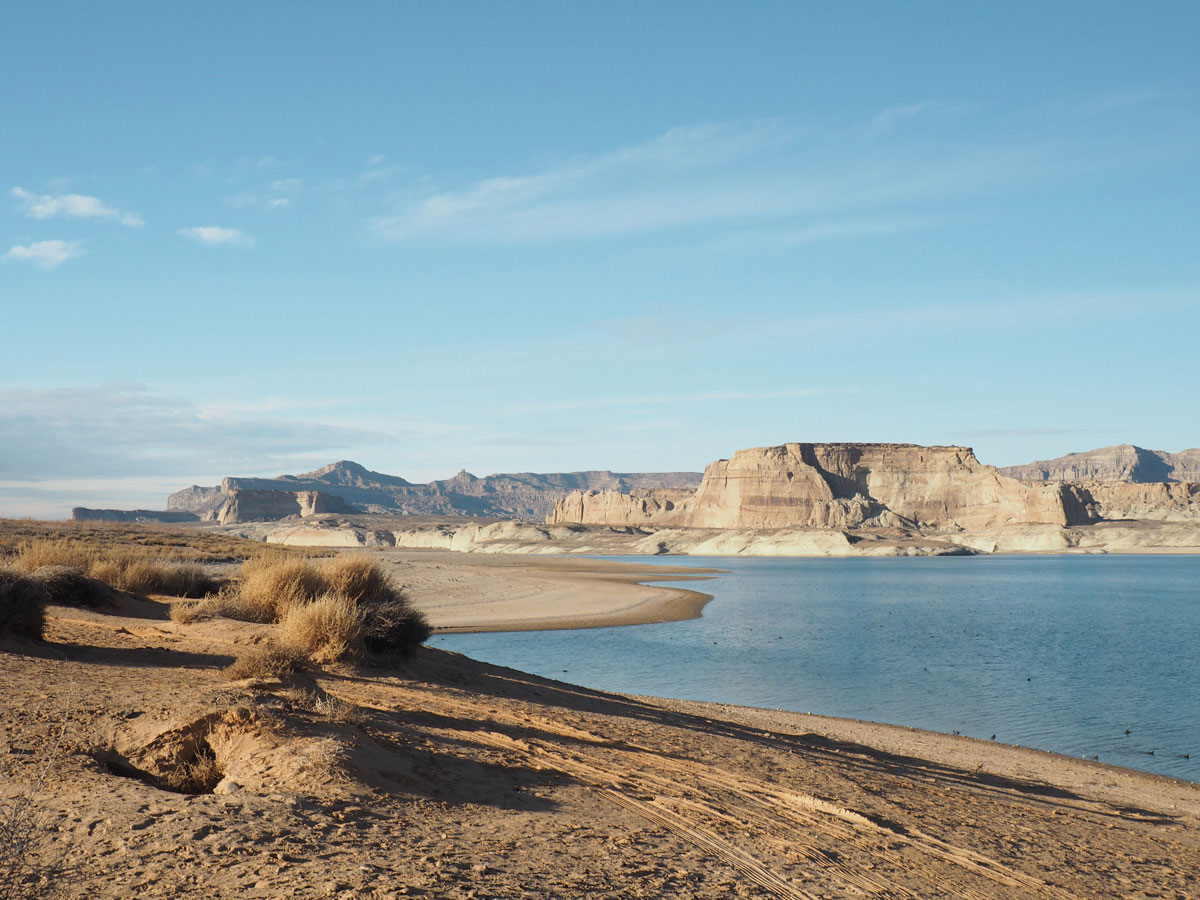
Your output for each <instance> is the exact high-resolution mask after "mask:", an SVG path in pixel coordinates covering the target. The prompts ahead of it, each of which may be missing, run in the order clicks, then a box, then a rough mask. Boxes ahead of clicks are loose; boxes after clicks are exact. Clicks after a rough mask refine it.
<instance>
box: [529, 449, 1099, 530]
mask: <svg viewBox="0 0 1200 900" xmlns="http://www.w3.org/2000/svg"><path fill="white" fill-rule="evenodd" d="M668 502H669V503H670V506H668V505H667V504H668ZM1091 515H1092V513H1091V511H1090V510H1089V508H1088V506H1087V502H1086V499H1084V498H1081V497H1080V496H1078V495H1077V494H1076V493H1075V492H1074V491H1073V490H1072V489H1071V488H1070V487H1068V486H1062V485H1028V484H1023V483H1021V482H1019V481H1016V480H1014V479H1011V478H1006V477H1005V476H1003V475H1001V474H1000V473H999V472H997V471H996V469H995V468H994V467H993V466H985V465H983V464H981V463H980V462H979V461H978V460H977V459H976V458H975V454H974V453H973V452H972V451H971V450H970V448H967V447H921V446H917V445H913V444H850V443H837V444H803V443H794V444H783V445H780V446H777V447H755V448H752V449H749V450H739V451H738V452H737V453H735V454H734V455H733V456H732V457H731V458H730V459H722V460H717V461H716V462H714V463H711V464H710V465H709V466H708V468H707V469H705V472H704V478H703V480H702V482H701V484H700V487H699V488H698V489H697V491H696V492H695V494H694V495H693V496H691V497H690V498H686V499H685V498H679V497H678V496H673V497H670V498H660V497H657V496H655V495H654V494H653V493H651V494H647V495H642V496H639V495H638V494H636V493H635V494H630V495H620V494H618V495H613V494H612V493H611V492H604V493H584V492H578V493H573V494H571V495H569V496H568V497H566V498H564V499H563V500H562V501H560V502H559V503H558V504H557V505H556V507H555V510H554V512H553V513H552V514H551V515H550V516H549V517H548V519H547V521H548V522H550V523H552V524H607V525H642V524H656V525H679V526H686V527H692V528H758V529H768V528H796V527H799V528H825V529H846V528H864V527H866V528H871V527H890V528H894V527H907V528H932V529H968V530H970V529H982V528H993V527H997V526H1005V525H1014V524H1026V523H1045V524H1049V525H1057V526H1064V525H1071V524H1083V523H1086V522H1088V521H1091Z"/></svg>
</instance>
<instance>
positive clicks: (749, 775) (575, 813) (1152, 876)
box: [0, 551, 1200, 900]
mask: <svg viewBox="0 0 1200 900" xmlns="http://www.w3.org/2000/svg"><path fill="white" fill-rule="evenodd" d="M384 559H385V560H386V563H387V565H389V566H392V567H394V571H395V573H396V575H397V577H398V578H399V580H401V581H402V582H404V583H405V584H407V585H408V587H409V592H410V595H411V597H412V598H413V600H414V602H415V603H416V604H417V605H418V606H420V607H422V608H423V609H425V610H427V612H428V613H429V615H430V618H431V620H432V621H433V622H434V623H435V624H436V625H437V626H438V627H439V628H445V629H458V630H467V629H477V630H479V629H484V628H494V629H499V628H518V627H519V628H527V627H534V626H535V625H536V626H537V627H565V626H567V625H572V624H581V623H583V624H602V623H603V624H608V623H615V622H617V621H622V622H633V621H639V620H640V621H659V620H662V619H667V618H678V617H683V616H686V615H695V613H696V610H697V607H698V605H699V604H702V601H703V598H702V597H689V596H686V595H685V596H678V595H675V596H673V595H672V592H671V591H670V590H668V589H664V588H656V587H653V586H644V585H640V584H638V582H639V581H642V580H647V578H648V577H657V576H661V575H663V574H666V575H668V576H669V577H676V576H677V575H678V574H679V573H673V572H653V573H647V572H640V571H636V570H633V569H631V567H627V566H621V565H617V564H602V563H599V562H598V561H594V560H578V559H572V560H558V559H549V558H545V559H532V560H531V559H530V558H528V557H521V558H517V559H505V558H500V557H488V558H480V557H469V558H464V557H461V556H455V555H451V554H435V553H421V552H415V553H413V552H408V551H405V552H403V553H395V554H391V551H388V554H385V556H384ZM688 572H689V573H693V574H694V573H695V570H692V569H689V570H688ZM698 586H701V587H702V583H700V584H698ZM581 611H582V612H581ZM50 613H51V618H50V622H49V626H48V629H47V641H46V642H45V643H40V644H39V643H32V642H20V641H14V640H12V639H9V640H8V641H7V642H6V643H5V644H4V645H3V648H2V650H3V652H2V654H0V690H2V691H3V695H4V696H5V698H6V700H7V701H8V702H7V709H6V713H5V715H4V717H3V729H4V735H3V738H4V741H5V746H6V747H7V750H8V752H7V754H6V755H5V758H4V766H5V775H6V780H5V782H4V790H5V795H6V797H10V798H11V797H12V796H14V795H20V792H22V791H23V792H24V795H25V796H28V797H31V798H32V803H31V804H30V806H29V808H30V809H31V810H32V811H33V813H34V814H36V816H37V822H38V824H39V827H40V828H41V829H42V830H43V833H44V834H45V835H46V836H47V842H46V846H45V848H44V852H45V853H47V854H51V855H52V854H54V853H61V854H62V855H63V857H64V861H65V863H66V869H65V870H64V874H62V875H61V876H59V877H60V878H61V881H62V884H63V885H64V886H65V888H66V893H67V895H68V896H85V895H86V896H90V897H112V898H117V897H121V898H125V897H148V898H151V897H152V898H158V897H173V896H185V895H186V896H194V897H231V896H238V897H258V898H274V897H339V898H347V900H348V898H351V897H370V898H395V897H405V896H418V897H442V898H472V897H474V898H483V897H489V898H493V897H494V898H509V897H511V898H547V897H554V898H558V897H597V896H600V897H647V898H649V897H667V896H670V897H690V898H724V897H766V896H773V897H783V898H805V900H812V898H824V897H848V896H864V897H906V898H924V897H934V896H938V897H942V896H945V897H963V898H973V900H982V898H998V897H1008V898H1028V897H1048V898H1051V897H1052V898H1079V900H1084V898H1101V897H1111V898H1127V897H1167V898H1179V900H1183V898H1192V897H1196V896H1198V895H1200V862H1198V860H1200V787H1197V786H1196V785H1193V784H1190V783H1186V782H1180V781H1175V780H1171V779H1167V778H1161V777H1157V776H1152V775H1146V774H1142V773H1138V772H1133V771H1130V770H1125V769H1118V768H1114V767H1111V766H1106V765H1102V764H1098V763H1092V762H1087V761H1084V760H1074V759H1065V758H1062V757H1058V756H1053V755H1051V754H1046V753H1040V752H1035V751H1031V750H1023V749H1020V748H1015V747H1006V746H1003V745H997V744H994V743H990V742H980V741H974V740H970V739H965V738H957V737H951V736H947V735H935V734H930V733H926V732H919V731H915V730H911V729H906V728H896V727H888V726H879V725H873V724H870V723H860V722H850V721H845V720H835V719H825V718H820V717H813V716H803V715H796V714H789V713H780V712H775V711H769V710H754V709H746V708H739V707H730V706H723V705H716V704H699V703H684V702H675V701H666V700H661V699H654V698H647V697H631V696H622V695H617V694H609V693H605V692H601V691H595V690H589V689H586V688H580V687H576V686H572V685H569V684H564V683H560V682H555V681H551V680H547V679H542V678H538V677H534V676H530V675H526V674H523V673H520V672H516V671H513V670H508V669H503V668H500V667H496V666H491V665H487V664H483V663H479V662H476V661H472V660H469V659H467V658H465V657H462V656H460V655H457V654H453V653H448V652H445V651H439V650H433V649H427V648H425V649H421V650H420V651H418V653H417V654H416V655H415V656H413V657H412V658H410V659H409V660H408V661H407V662H406V663H404V664H403V665H401V666H391V667H379V666H375V665H360V666H349V665H343V666H327V667H325V668H320V669H315V670H313V671H311V672H308V673H303V674H300V675H296V676H291V677H288V678H285V679H278V678H264V679H249V680H245V681H240V682H232V683H231V682H229V681H227V679H226V677H225V676H224V675H223V674H222V672H221V667H222V666H224V665H226V664H228V663H229V662H230V661H231V660H232V659H233V658H234V656H235V655H236V654H237V653H238V652H239V651H240V650H242V649H244V648H245V647H247V646H250V645H254V644H256V643H261V642H262V641H264V640H266V639H268V638H269V637H270V636H271V634H272V632H273V629H274V628H275V627H276V626H272V625H252V624H247V623H244V622H234V621H231V620H226V619H212V620H208V621H199V622H194V623H191V624H187V625H184V624H179V623H176V622H172V621H171V620H170V619H169V618H168V616H167V599H166V598H159V597H151V598H148V599H126V600H124V601H123V602H122V604H121V605H120V606H119V607H118V608H115V609H111V610H106V611H90V610H79V609H68V608H59V607H54V608H52V609H51V611H50ZM199 742H203V744H204V746H206V747H207V748H209V749H210V750H211V753H212V756H213V759H214V764H215V765H216V766H217V767H219V770H220V771H219V775H220V779H219V781H218V782H217V783H216V786H215V788H214V789H212V790H211V792H210V791H208V790H205V791H202V792H199V793H178V792H174V791H170V790H165V789H164V787H163V783H164V782H163V776H164V774H165V773H167V772H168V771H169V770H170V769H171V767H173V766H175V767H178V766H182V765H185V764H186V763H187V754H188V752H189V748H191V749H192V750H193V751H194V750H195V747H196V746H197V745H198V743H199ZM39 776H41V777H39Z"/></svg>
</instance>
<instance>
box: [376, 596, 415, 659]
mask: <svg viewBox="0 0 1200 900" xmlns="http://www.w3.org/2000/svg"><path fill="white" fill-rule="evenodd" d="M362 611H363V646H365V647H366V649H367V650H369V651H370V652H372V653H378V654H381V655H393V656H404V655H406V654H408V653H411V652H412V650H413V649H415V648H416V647H417V646H418V645H419V644H423V643H425V642H426V641H427V640H429V636H430V635H431V634H433V629H432V628H430V627H429V622H428V621H427V620H426V618H425V616H424V614H423V613H421V611H420V610H417V609H413V607H412V606H410V605H409V603H408V601H407V600H405V599H404V598H403V597H397V598H396V599H395V600H389V601H387V602H385V603H376V604H372V605H370V606H364V607H362Z"/></svg>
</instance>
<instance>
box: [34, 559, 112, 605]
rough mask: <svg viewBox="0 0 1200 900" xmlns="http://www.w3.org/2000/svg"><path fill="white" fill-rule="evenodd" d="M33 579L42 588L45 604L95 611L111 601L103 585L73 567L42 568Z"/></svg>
mask: <svg viewBox="0 0 1200 900" xmlns="http://www.w3.org/2000/svg"><path fill="white" fill-rule="evenodd" d="M33 579H34V580H35V581H37V583H38V584H40V585H41V586H42V591H43V592H45V594H46V602H47V603H52V604H55V605H57V606H86V607H89V608H91V609H96V608H98V607H101V606H104V605H105V604H107V603H110V602H111V601H112V592H111V591H110V590H109V589H108V588H107V587H106V586H105V585H104V584H102V583H101V582H100V581H97V580H96V579H95V578H88V577H87V575H85V574H83V571H82V570H80V569H76V568H74V567H73V566H42V567H41V568H40V569H38V570H37V571H36V572H34V573H33Z"/></svg>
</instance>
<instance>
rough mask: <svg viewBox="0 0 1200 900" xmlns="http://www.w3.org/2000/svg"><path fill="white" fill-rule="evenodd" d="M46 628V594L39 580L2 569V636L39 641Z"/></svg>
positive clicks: (0, 619) (0, 623) (0, 580)
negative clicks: (3, 634) (17, 636)
mask: <svg viewBox="0 0 1200 900" xmlns="http://www.w3.org/2000/svg"><path fill="white" fill-rule="evenodd" d="M45 627H46V592H45V591H43V590H42V586H41V585H40V584H38V582H37V580H36V579H34V578H31V577H30V576H28V575H23V574H21V573H20V572H14V571H13V570H12V569H0V633H7V634H15V635H19V636H21V637H31V638H38V639H39V640H40V639H41V637H42V632H43V631H44V630H45Z"/></svg>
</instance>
